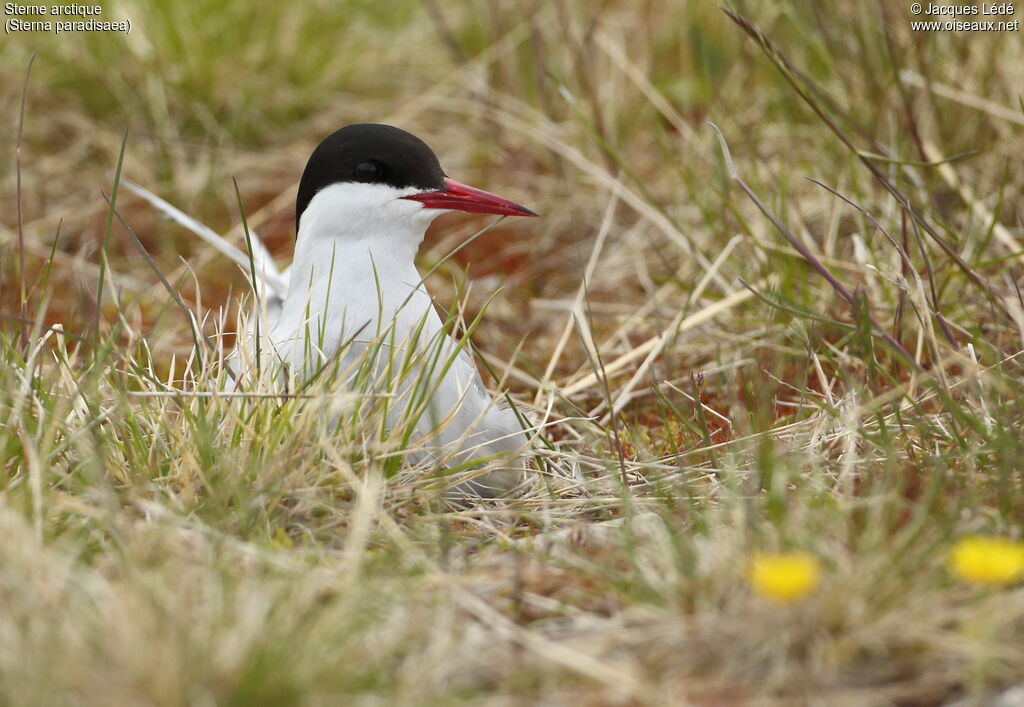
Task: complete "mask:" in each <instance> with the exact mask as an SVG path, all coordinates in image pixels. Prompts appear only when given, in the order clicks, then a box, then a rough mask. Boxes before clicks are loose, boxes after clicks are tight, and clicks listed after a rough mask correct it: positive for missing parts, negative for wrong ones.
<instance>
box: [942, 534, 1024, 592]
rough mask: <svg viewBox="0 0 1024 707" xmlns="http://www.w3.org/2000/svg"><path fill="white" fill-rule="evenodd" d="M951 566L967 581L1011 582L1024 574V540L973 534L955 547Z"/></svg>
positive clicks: (950, 558) (950, 559)
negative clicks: (1023, 541)
mask: <svg viewBox="0 0 1024 707" xmlns="http://www.w3.org/2000/svg"><path fill="white" fill-rule="evenodd" d="M949 568H950V570H952V572H953V574H955V575H956V576H957V577H959V578H960V579H962V580H963V581H965V582H971V583H973V584H1011V583H1013V582H1016V581H1017V580H1018V579H1020V577H1021V575H1022V574H1024V543H1021V542H1017V541H1014V540H1008V539H1007V538H983V537H979V536H976V535H975V536H970V537H966V538H963V539H962V540H960V541H958V542H957V543H956V544H955V545H954V546H953V552H952V553H951V554H950V556H949Z"/></svg>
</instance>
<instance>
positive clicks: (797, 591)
mask: <svg viewBox="0 0 1024 707" xmlns="http://www.w3.org/2000/svg"><path fill="white" fill-rule="evenodd" d="M748 577H749V579H750V584H751V586H752V587H753V588H754V591H756V592H757V593H758V594H760V595H761V596H763V597H767V598H768V599H774V600H775V601H780V602H786V603H788V602H792V601H797V600H798V599H802V598H803V597H805V596H807V595H808V594H810V593H811V592H812V591H813V590H814V588H815V587H817V586H818V580H819V579H821V563H820V562H819V561H818V558H817V557H814V556H813V555H808V554H807V553H803V552H795V553H788V554H777V555H773V554H766V553H759V554H757V555H754V559H753V560H751V562H750V568H749V575H748Z"/></svg>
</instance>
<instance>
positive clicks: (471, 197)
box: [402, 179, 540, 216]
mask: <svg viewBox="0 0 1024 707" xmlns="http://www.w3.org/2000/svg"><path fill="white" fill-rule="evenodd" d="M402 198H403V199H412V200H413V201H419V202H420V203H422V204H423V205H424V206H425V207H427V208H428V209H451V210H455V211H466V212H469V213H471V214H496V215H500V216H539V215H540V214H537V213H535V212H533V211H530V210H529V209H528V208H526V207H525V206H520V205H519V204H517V203H515V202H512V201H509V200H508V199H505V198H503V197H500V196H498V195H497V194H492V193H490V192H489V191H484V190H483V189H475V188H474V187H470V186H466V185H465V184H460V183H459V182H456V181H455V180H454V179H445V180H444V187H442V188H441V189H438V190H437V191H425V192H422V193H420V194H410V195H409V196H403V197H402Z"/></svg>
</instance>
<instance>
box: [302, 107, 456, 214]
mask: <svg viewBox="0 0 1024 707" xmlns="http://www.w3.org/2000/svg"><path fill="white" fill-rule="evenodd" d="M338 182H372V183H379V184H387V185H389V186H392V187H397V188H399V189H404V188H406V187H418V188H420V189H423V190H424V191H428V190H434V189H441V188H442V187H444V171H443V170H442V169H441V165H440V164H439V163H438V161H437V156H436V155H434V151H433V150H431V149H430V148H429V147H427V144H426V143H425V142H423V141H422V140H420V139H419V138H418V137H416V136H415V135H412V134H411V133H407V132H406V131H404V130H400V129H399V128H395V127H392V126H390V125H380V124H378V123H357V124H355V125H347V126H345V127H344V128H342V129H341V130H338V131H337V132H335V133H333V134H331V135H330V136H328V137H327V138H326V139H325V140H324V141H323V142H321V143H320V144H319V145H318V146H317V148H316V149H315V150H313V154H312V155H310V157H309V162H307V163H306V169H305V171H304V172H303V173H302V180H301V181H300V182H299V193H298V197H297V198H296V200H295V232H296V233H298V230H299V219H301V218H302V212H304V211H305V210H306V207H307V206H309V202H310V201H311V200H312V199H313V197H314V196H316V193H317V192H318V191H320V190H321V189H323V188H324V187H328V186H330V185H332V184H336V183H338Z"/></svg>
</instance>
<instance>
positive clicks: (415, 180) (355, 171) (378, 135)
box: [295, 123, 537, 238]
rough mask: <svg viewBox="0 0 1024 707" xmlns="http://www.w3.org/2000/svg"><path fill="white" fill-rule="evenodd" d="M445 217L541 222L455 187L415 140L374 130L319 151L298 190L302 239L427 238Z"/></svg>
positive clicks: (367, 126) (354, 130)
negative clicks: (434, 224)
mask: <svg viewBox="0 0 1024 707" xmlns="http://www.w3.org/2000/svg"><path fill="white" fill-rule="evenodd" d="M445 211H466V212H470V213H480V214H495V215H502V216H536V215H537V214H535V213H534V212H533V211H530V210H529V209H527V208H526V207H523V206H520V205H518V204H515V203H513V202H511V201H509V200H508V199H504V198H502V197H500V196H497V195H496V194H491V193H489V192H486V191H483V190H481V189H475V188H473V187H470V186H466V185H465V184H460V183H459V182H456V181H455V180H453V179H448V178H447V177H446V176H445V173H444V171H443V170H442V169H441V165H440V164H439V163H438V161H437V157H436V156H435V155H434V152H433V151H432V150H431V149H430V148H429V147H428V146H427V145H426V143H424V142H423V141H422V140H420V139H419V138H418V137H416V136H415V135H412V134H410V133H407V132H405V131H404V130H400V129H398V128H394V127H391V126H390V125H378V124H373V123H360V124H356V125H349V126H346V127H344V128H342V129H341V130H338V131H337V132H335V133H333V134H332V135H330V136H329V137H327V138H326V139H325V140H324V141H323V142H321V143H320V145H319V146H318V147H317V148H316V150H314V151H313V154H312V155H311V156H310V158H309V162H308V163H306V169H305V171H304V172H303V173H302V180H301V182H300V183H299V193H298V198H297V199H296V203H295V226H296V233H297V234H298V235H299V237H300V238H303V237H305V234H307V233H308V234H310V236H313V235H314V234H320V235H326V236H328V237H330V236H331V235H336V234H355V235H358V236H361V237H366V236H371V235H372V234H374V233H404V232H408V233H410V234H415V235H416V237H422V234H423V231H425V230H426V227H427V226H428V225H429V224H430V222H431V221H433V220H434V218H436V217H437V216H438V215H440V214H442V213H444V212H445Z"/></svg>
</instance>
